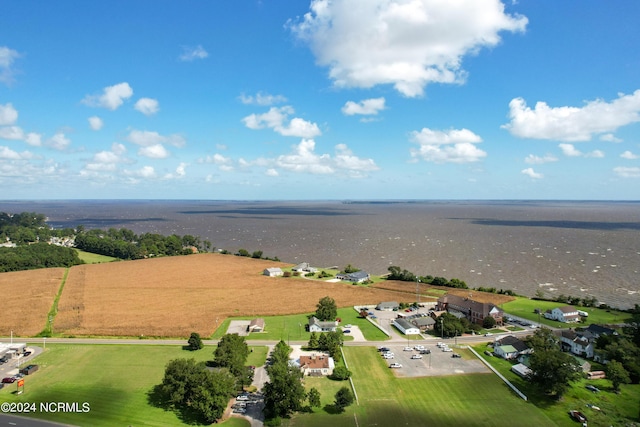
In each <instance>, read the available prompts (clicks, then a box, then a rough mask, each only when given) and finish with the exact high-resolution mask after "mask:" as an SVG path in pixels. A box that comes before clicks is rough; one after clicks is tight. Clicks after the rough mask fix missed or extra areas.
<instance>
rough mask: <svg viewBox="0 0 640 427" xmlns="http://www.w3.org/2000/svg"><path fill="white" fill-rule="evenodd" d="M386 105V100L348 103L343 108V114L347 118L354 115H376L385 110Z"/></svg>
mask: <svg viewBox="0 0 640 427" xmlns="http://www.w3.org/2000/svg"><path fill="white" fill-rule="evenodd" d="M384 104H385V99H384V98H371V99H363V100H362V101H360V102H354V101H347V103H346V104H344V107H342V113H343V114H345V115H347V116H353V115H354V114H360V115H367V116H368V115H376V114H378V112H380V111H382V110H384V108H385V106H384Z"/></svg>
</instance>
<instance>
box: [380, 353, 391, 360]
mask: <svg viewBox="0 0 640 427" xmlns="http://www.w3.org/2000/svg"><path fill="white" fill-rule="evenodd" d="M382 358H384V359H393V354H383V355H382Z"/></svg>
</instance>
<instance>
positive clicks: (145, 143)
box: [126, 129, 186, 159]
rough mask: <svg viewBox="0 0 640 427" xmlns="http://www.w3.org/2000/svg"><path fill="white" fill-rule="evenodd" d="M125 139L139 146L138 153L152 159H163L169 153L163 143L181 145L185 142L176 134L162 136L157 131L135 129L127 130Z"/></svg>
mask: <svg viewBox="0 0 640 427" xmlns="http://www.w3.org/2000/svg"><path fill="white" fill-rule="evenodd" d="M126 139H127V141H129V142H131V143H133V144H136V145H139V146H141V148H140V149H139V150H138V154H139V155H141V156H144V157H149V158H152V159H165V158H167V157H169V156H170V155H171V153H170V152H169V151H168V150H167V149H166V148H165V147H164V145H163V144H169V145H173V146H174V147H182V146H184V145H185V143H186V141H185V139H184V138H183V137H182V136H180V135H177V134H172V135H169V136H164V135H160V134H159V133H158V132H151V131H146V130H144V131H142V130H136V129H134V130H132V131H131V132H129V135H127V138H126Z"/></svg>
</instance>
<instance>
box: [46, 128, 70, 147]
mask: <svg viewBox="0 0 640 427" xmlns="http://www.w3.org/2000/svg"><path fill="white" fill-rule="evenodd" d="M47 145H48V146H49V147H51V148H53V149H54V150H58V151H63V150H66V149H67V147H68V146H69V145H71V140H70V139H69V138H67V137H66V136H65V135H64V133H62V132H58V133H56V134H55V135H53V136H52V137H51V139H49V140H48V141H47Z"/></svg>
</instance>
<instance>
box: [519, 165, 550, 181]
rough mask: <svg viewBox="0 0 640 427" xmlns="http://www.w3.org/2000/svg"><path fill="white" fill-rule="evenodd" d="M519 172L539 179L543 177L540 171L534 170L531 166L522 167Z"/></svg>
mask: <svg viewBox="0 0 640 427" xmlns="http://www.w3.org/2000/svg"><path fill="white" fill-rule="evenodd" d="M520 172H521V173H523V174H525V175H527V176H528V177H529V178H533V179H541V178H543V177H544V175H542V174H541V173H538V172H536V171H534V170H533V168H526V169H522V170H521V171H520Z"/></svg>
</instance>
